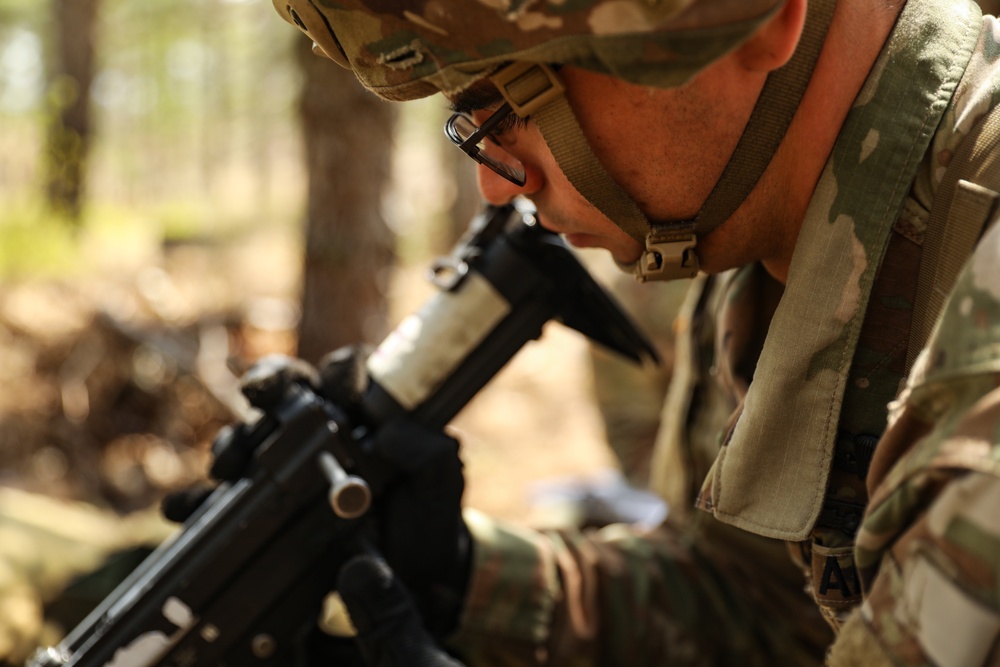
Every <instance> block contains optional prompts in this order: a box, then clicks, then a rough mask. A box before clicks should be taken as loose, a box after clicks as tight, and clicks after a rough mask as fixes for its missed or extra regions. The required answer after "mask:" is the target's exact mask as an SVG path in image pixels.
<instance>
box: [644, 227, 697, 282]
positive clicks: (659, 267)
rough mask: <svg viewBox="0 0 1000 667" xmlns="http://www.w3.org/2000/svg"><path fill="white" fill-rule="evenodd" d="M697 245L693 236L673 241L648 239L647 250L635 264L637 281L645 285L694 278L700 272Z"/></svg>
mask: <svg viewBox="0 0 1000 667" xmlns="http://www.w3.org/2000/svg"><path fill="white" fill-rule="evenodd" d="M695 245H697V240H696V239H695V237H694V235H693V234H692V235H691V236H690V237H687V238H682V239H679V240H673V241H654V240H653V239H652V238H650V237H647V238H646V250H645V251H644V252H643V253H642V257H640V258H639V261H638V262H636V264H635V271H634V273H635V278H636V280H638V281H639V282H641V283H644V282H648V281H651V280H682V279H685V278H694V277H695V276H696V275H698V271H699V270H700V266H699V263H698V255H697V254H695V251H694V248H695Z"/></svg>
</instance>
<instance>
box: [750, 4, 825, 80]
mask: <svg viewBox="0 0 1000 667" xmlns="http://www.w3.org/2000/svg"><path fill="white" fill-rule="evenodd" d="M807 2H808V0H787V2H785V6H784V7H782V8H781V11H779V12H778V13H777V14H775V15H774V17H772V18H771V20H770V21H768V22H767V23H765V24H764V25H763V27H761V28H760V29H759V30H758V31H757V32H755V33H754V34H753V36H752V37H751V38H750V39H749V40H747V41H746V42H744V43H743V45H742V46H740V48H739V49H737V51H736V54H735V55H736V59H737V61H738V62H739V63H740V64H742V65H743V67H745V68H746V69H748V70H751V71H755V72H770V71H772V70H776V69H778V68H779V67H781V66H782V65H784V64H785V63H787V62H788V61H789V59H790V58H791V57H792V54H793V53H794V52H795V47H796V46H797V45H798V43H799V38H800V37H801V36H802V26H803V25H804V23H805V19H806V4H807Z"/></svg>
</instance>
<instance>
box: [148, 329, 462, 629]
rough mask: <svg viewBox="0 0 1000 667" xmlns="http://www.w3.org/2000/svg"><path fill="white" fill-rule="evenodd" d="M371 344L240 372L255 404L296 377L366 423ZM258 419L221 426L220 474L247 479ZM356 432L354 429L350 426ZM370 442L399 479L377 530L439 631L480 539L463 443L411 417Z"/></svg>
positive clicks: (197, 495)
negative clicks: (467, 519) (316, 360)
mask: <svg viewBox="0 0 1000 667" xmlns="http://www.w3.org/2000/svg"><path fill="white" fill-rule="evenodd" d="M366 358H367V350H366V349H364V348H361V347H345V348H341V349H339V350H337V351H335V352H333V353H331V354H329V355H327V356H326V357H325V358H324V359H323V360H322V362H321V364H320V368H319V370H318V371H317V370H316V369H314V368H313V367H312V366H310V365H309V364H307V363H305V362H303V361H301V360H297V359H291V358H288V357H278V356H272V357H265V358H264V359H261V360H260V361H258V362H257V363H256V364H254V366H253V367H251V368H250V369H249V370H248V371H247V372H246V373H245V374H244V376H243V377H242V378H241V389H242V391H243V393H244V395H246V396H247V398H248V399H249V400H250V402H251V404H253V405H254V406H256V407H258V408H260V409H262V410H264V412H265V413H266V412H267V411H268V408H269V407H271V408H273V407H276V406H277V404H279V403H280V402H281V400H282V399H283V397H284V396H285V390H286V389H287V387H288V386H289V385H290V384H291V383H293V382H299V383H302V384H305V385H307V386H309V387H310V388H311V389H312V390H313V391H315V392H316V393H317V394H319V395H320V396H322V397H324V398H326V399H327V400H329V401H330V402H331V403H333V404H335V405H337V407H338V408H340V409H341V410H342V411H343V412H344V413H345V414H346V415H347V416H348V419H349V420H351V421H352V422H354V423H355V425H357V424H358V423H361V422H362V421H363V415H361V413H360V407H359V406H360V405H361V401H362V399H363V397H364V395H365V391H366V389H367V383H368V373H367V370H366V367H365V361H366ZM250 431H251V426H250V425H247V424H236V425H234V426H231V427H227V428H226V429H223V430H222V431H220V434H219V436H217V437H216V439H215V442H214V443H213V448H212V453H213V458H214V461H213V465H212V475H213V477H215V478H217V479H228V480H234V479H236V478H238V477H239V476H240V475H241V474H242V473H243V471H244V470H245V467H246V466H247V464H248V463H249V461H250V458H251V454H252V448H248V447H247V446H246V442H247V441H248V440H250V439H252V436H251V434H250ZM347 431H350V429H347ZM371 437H372V442H371V447H370V448H366V449H367V450H369V451H370V452H371V454H370V455H371V456H372V457H373V458H374V459H375V461H374V463H375V464H377V465H379V466H381V467H382V468H384V469H387V470H388V471H389V472H390V473H391V474H390V475H389V477H390V478H391V479H392V480H393V481H392V483H391V484H389V485H388V486H387V487H386V488H385V489H384V491H383V493H382V494H381V495H380V496H379V497H377V498H376V499H375V503H374V505H373V507H372V508H371V509H370V510H369V521H370V523H371V531H370V533H371V534H370V537H371V541H372V542H373V543H374V545H375V547H376V548H377V549H378V550H379V551H380V552H381V553H382V554H383V555H384V556H385V559H386V560H387V561H388V563H389V564H390V565H391V566H392V567H393V568H394V570H395V572H396V574H397V575H398V576H399V578H400V579H401V580H402V581H403V582H405V584H406V585H407V586H408V588H409V590H410V592H411V593H412V594H413V597H414V598H415V600H416V603H417V605H418V607H419V608H420V610H421V612H422V613H423V615H424V619H425V622H426V624H427V628H428V629H429V630H430V631H431V633H432V634H434V635H435V636H436V637H439V638H443V637H445V636H447V635H448V634H450V633H451V632H452V631H453V630H454V629H455V627H456V626H457V624H458V617H459V613H460V612H461V606H462V601H463V599H464V596H465V589H466V586H467V582H468V578H469V572H470V567H471V539H470V537H469V533H468V530H467V528H466V526H465V523H464V521H463V520H462V515H461V499H462V493H463V491H464V488H465V483H464V478H463V476H462V462H461V460H460V459H459V457H458V449H459V444H458V441H456V440H455V439H454V438H450V437H448V436H447V435H445V434H444V433H441V432H440V431H432V430H430V429H428V428H426V427H424V426H422V425H420V424H418V423H416V422H415V421H413V420H410V419H406V418H402V419H398V420H394V421H391V422H389V423H387V424H384V425H381V426H380V427H379V428H377V429H375V430H374V433H373V434H372V436H371ZM210 491H211V488H210V487H209V488H206V487H200V488H196V489H188V490H185V491H182V492H179V493H175V494H171V495H170V496H168V497H167V498H166V499H165V500H164V503H163V510H164V514H165V516H167V518H169V519H171V520H174V521H184V520H186V519H187V517H188V516H190V515H191V513H192V512H193V511H194V510H195V509H196V508H197V507H198V505H199V504H200V503H201V502H203V501H204V499H205V498H206V497H207V495H208V493H209V492H210Z"/></svg>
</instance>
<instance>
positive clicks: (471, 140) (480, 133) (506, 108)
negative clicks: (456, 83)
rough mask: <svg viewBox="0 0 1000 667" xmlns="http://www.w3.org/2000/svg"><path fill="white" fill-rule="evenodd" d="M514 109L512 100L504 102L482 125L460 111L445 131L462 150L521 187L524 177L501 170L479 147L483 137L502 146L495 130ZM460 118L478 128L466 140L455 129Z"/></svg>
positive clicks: (455, 114)
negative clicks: (495, 135) (483, 154)
mask: <svg viewBox="0 0 1000 667" xmlns="http://www.w3.org/2000/svg"><path fill="white" fill-rule="evenodd" d="M513 111H514V107H512V106H511V104H510V102H504V103H503V104H502V105H500V108H499V109H497V110H496V111H494V112H493V113H492V114H490V117H489V118H487V119H486V120H485V121H483V124H482V125H477V124H476V121H475V120H473V118H472V116H470V115H469V114H467V113H463V112H461V111H458V112H456V113H453V114H452V115H451V116H450V117H449V118H448V120H447V121H445V124H444V133H445V135H446V136H447V137H448V139H450V140H451V142H452V143H453V144H455V145H456V146H458V147H459V148H461V149H462V151H463V152H464V153H465V154H466V155H468V156H469V157H471V158H472V159H473V160H475V161H476V162H478V163H479V164H481V165H483V166H485V167H488V168H489V169H490V170H491V171H492V172H493V173H495V174H497V175H499V176H502V177H504V178H505V179H507V180H508V181H510V182H511V183H513V184H514V185H516V186H518V187H521V186H522V185H524V183H525V179H524V177H521V178H520V179H517V178H514V177H513V174H509V173H507V172H504V171H501V170H500V169H499V168H498V167H497V166H496V165H494V164H493V163H492V162H490V161H489V160H488V159H486V158H484V157H483V156H482V155H480V153H481V152H482V149H481V148H479V144H480V142H482V140H483V139H489V140H490V141H492V142H493V143H495V144H496V145H497V146H500V142H499V141H497V140H496V137H494V136H493V131H494V130H495V129H496V127H497V126H498V125H499V124H500V123H502V122H503V121H504V120H505V119H506V118H507V116H509V115H510V114H511V113H513ZM459 118H464V119H466V120H468V121H469V122H471V123H472V125H473V126H474V127H475V128H476V131H475V132H473V133H472V134H470V135H469V137H468V138H467V139H465V140H463V139H462V137H461V135H459V133H458V131H457V130H456V129H455V121H457V120H458V119H459Z"/></svg>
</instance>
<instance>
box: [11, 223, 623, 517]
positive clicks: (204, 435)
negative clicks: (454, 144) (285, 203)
mask: <svg viewBox="0 0 1000 667" xmlns="http://www.w3.org/2000/svg"><path fill="white" fill-rule="evenodd" d="M262 268H263V269H264V270H262ZM424 270H425V265H423V264H420V265H415V266H411V267H406V268H404V269H400V270H399V271H398V272H397V275H396V280H395V283H394V288H393V290H392V293H391V295H390V299H391V305H392V313H393V315H392V319H393V321H399V320H400V319H402V317H404V316H405V315H406V314H408V313H410V312H412V311H413V310H415V309H416V308H417V307H418V306H419V304H420V303H422V300H423V299H424V298H425V297H426V296H427V295H428V294H429V293H430V290H431V288H430V286H429V285H427V284H426V283H425V281H423V279H422V278H421V275H422V274H423V272H424ZM297 276H298V250H297V245H296V242H295V240H294V239H292V238H289V236H288V234H286V233H282V232H280V231H275V230H270V231H267V232H262V233H256V234H253V235H250V236H247V237H245V238H242V239H239V240H236V241H232V242H227V243H225V244H208V245H205V244H197V243H194V244H180V245H174V246H171V247H167V248H163V247H149V246H145V247H144V248H143V250H142V252H140V253H137V255H136V257H135V262H134V265H133V266H128V267H121V266H119V267H116V268H115V269H114V270H113V271H105V272H100V273H98V274H95V275H87V276H78V277H75V278H73V279H72V280H65V279H63V280H43V281H30V282H20V283H8V284H6V285H3V286H2V287H0V382H2V383H3V386H4V388H5V389H4V391H3V392H2V393H0V483H2V484H3V485H6V486H12V487H17V488H23V489H27V490H31V491H39V492H44V493H47V494H51V495H54V496H56V497H64V498H74V499H82V500H87V501H90V502H95V503H97V504H101V505H106V506H111V507H114V508H116V509H118V510H119V511H124V512H128V511H132V510H135V509H139V508H141V507H144V506H148V505H149V504H151V503H155V502H156V501H157V499H158V498H159V496H161V495H162V494H163V493H164V492H165V491H166V490H168V489H170V488H176V487H177V486H183V485H185V484H189V483H191V482H192V481H194V480H196V479H198V478H199V477H201V476H203V475H204V471H205V470H206V467H207V461H208V457H207V454H206V452H207V448H208V446H209V443H210V441H211V438H212V437H213V435H214V433H215V432H216V431H217V430H218V428H219V427H220V426H221V425H223V424H225V423H227V422H228V421H230V420H231V418H232V417H231V415H232V414H233V413H232V411H231V410H230V406H231V405H234V404H235V403H234V401H235V402H238V401H239V400H240V399H239V398H238V397H237V395H236V391H235V381H236V375H235V374H234V372H233V370H234V369H238V368H239V367H240V366H242V365H244V364H246V363H248V362H249V361H252V360H253V359H254V358H256V357H258V356H260V355H262V354H266V353H269V352H284V353H287V352H289V351H291V350H293V349H294V334H293V330H294V324H295V311H296V306H295V291H296V286H297ZM590 386H591V378H590V374H589V366H588V364H587V361H586V343H585V341H584V340H583V338H582V337H581V336H580V335H579V334H576V333H575V332H572V331H570V330H568V329H565V328H563V327H562V326H561V325H558V324H550V325H549V326H548V328H547V329H546V331H545V333H544V335H543V336H542V338H541V339H540V340H538V341H535V342H532V343H530V344H529V345H528V346H526V347H525V348H524V349H523V350H522V351H521V352H520V353H519V354H518V355H517V356H516V357H515V358H514V360H513V361H512V362H511V363H510V364H509V365H508V366H507V367H506V368H505V369H504V370H503V371H501V373H500V374H499V375H498V377H497V378H495V380H494V381H493V382H492V383H491V384H490V385H488V386H487V388H486V389H485V390H483V391H482V392H481V393H480V395H478V396H477V397H476V398H475V399H474V400H473V401H472V403H471V404H470V405H469V406H467V408H466V409H465V410H464V411H463V412H462V413H461V414H460V415H459V416H458V417H457V418H456V420H455V421H454V423H453V425H452V428H453V430H454V431H455V432H456V434H458V436H459V437H460V439H461V441H462V443H463V450H464V460H465V462H466V472H467V481H468V486H467V488H468V491H467V504H468V505H469V506H472V507H476V508H478V509H482V510H484V511H486V512H488V513H490V514H493V515H496V516H502V517H506V518H511V519H516V520H523V519H526V518H528V517H529V514H530V512H531V508H530V504H529V499H530V496H531V491H532V488H533V486H532V485H533V484H534V483H535V482H537V481H539V480H546V479H551V478H552V477H554V476H566V475H589V474H593V473H595V472H596V471H598V470H601V469H604V468H606V467H607V466H609V465H611V460H612V459H611V456H610V455H609V453H608V451H607V449H606V447H605V445H604V443H603V440H602V435H603V431H602V428H601V424H600V421H599V417H598V415H597V412H596V411H595V409H594V407H593V404H592V402H591V398H590Z"/></svg>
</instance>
